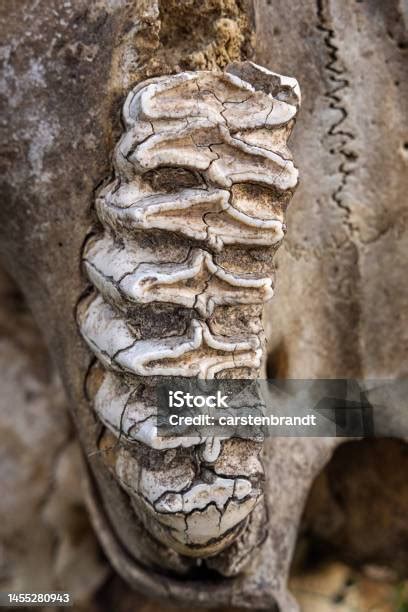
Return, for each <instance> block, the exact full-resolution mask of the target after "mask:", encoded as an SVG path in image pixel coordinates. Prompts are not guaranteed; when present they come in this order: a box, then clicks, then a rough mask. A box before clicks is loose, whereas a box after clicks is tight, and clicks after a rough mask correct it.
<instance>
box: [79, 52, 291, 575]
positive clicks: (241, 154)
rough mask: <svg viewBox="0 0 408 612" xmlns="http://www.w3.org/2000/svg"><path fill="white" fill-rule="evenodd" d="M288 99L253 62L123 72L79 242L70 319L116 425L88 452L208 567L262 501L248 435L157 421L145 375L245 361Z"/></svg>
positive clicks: (96, 401)
mask: <svg viewBox="0 0 408 612" xmlns="http://www.w3.org/2000/svg"><path fill="white" fill-rule="evenodd" d="M299 104H300V92H299V87H298V84H297V82H296V80H295V79H291V78H289V77H283V76H280V75H277V74H275V73H271V72H269V71H268V70H266V69H265V68H262V67H260V66H256V65H255V64H252V63H251V62H244V63H240V64H239V63H235V64H232V65H231V66H230V67H229V68H228V69H227V71H226V72H224V73H218V72H210V71H198V72H185V73H182V74H178V75H172V76H163V77H156V78H153V79H150V80H148V81H145V82H143V83H140V84H139V85H137V86H136V87H135V88H134V89H133V90H132V91H131V92H130V94H129V95H128V97H127V99H126V101H125V104H124V109H123V120H124V125H125V132H124V134H123V135H122V137H121V139H120V141H119V143H118V145H117V147H116V150H115V153H114V156H113V166H114V170H115V177H114V179H113V180H112V181H111V182H110V183H109V184H108V185H107V186H105V187H104V188H102V189H101V190H100V191H99V193H98V195H97V197H96V201H95V209H96V214H97V216H98V220H99V221H100V223H101V226H99V227H100V228H101V231H99V233H97V232H95V234H94V235H93V237H92V238H90V239H89V240H88V242H87V244H86V246H85V248H84V251H83V264H84V270H85V272H86V274H87V276H88V278H89V280H90V281H91V283H92V285H93V287H94V289H95V292H94V294H93V295H88V297H86V298H84V300H83V301H82V302H81V303H80V305H79V308H78V323H79V326H80V329H81V333H82V335H83V337H84V339H85V341H86V342H87V343H88V345H89V347H90V349H91V350H92V351H93V353H94V354H95V355H96V357H97V358H98V360H99V362H100V363H101V364H102V365H103V366H104V368H105V374H104V378H103V380H102V382H101V384H99V387H98V388H97V389H96V391H95V392H93V391H92V393H93V397H92V401H93V408H94V410H95V412H96V415H97V417H98V418H99V419H100V421H101V422H102V423H103V424H104V425H105V426H106V427H107V428H108V430H109V431H110V432H112V434H113V436H115V438H116V440H117V444H115V445H113V449H112V448H110V450H109V453H105V455H102V456H105V458H106V465H107V468H109V469H110V470H111V471H112V473H113V474H114V477H115V478H116V479H117V480H118V482H119V483H120V485H121V487H122V488H123V490H124V491H126V492H127V494H128V496H129V503H130V504H131V506H132V508H133V509H134V511H135V512H136V513H137V515H138V516H139V518H140V519H141V520H142V521H143V523H144V525H145V527H146V529H148V530H149V531H150V532H151V533H152V535H153V536H154V537H155V538H157V539H158V540H159V541H161V542H162V544H164V545H166V546H168V547H170V548H172V549H173V550H174V551H176V552H177V553H180V554H182V555H183V556H185V555H187V556H191V557H206V556H211V558H212V559H211V564H212V567H217V557H216V555H217V553H219V552H220V551H222V550H224V549H228V546H229V545H230V544H231V543H232V542H233V541H234V540H235V539H236V538H238V537H240V533H241V532H242V530H243V529H244V528H245V525H246V524H247V519H248V517H250V516H251V512H252V510H253V509H254V508H255V506H256V505H257V504H260V503H261V500H262V481H263V468H262V464H261V461H260V458H259V454H260V451H261V444H260V443H259V442H257V441H255V440H249V439H248V440H244V439H236V438H229V439H228V438H223V439H220V438H218V437H215V438H214V437H211V436H208V435H204V434H202V435H201V434H200V433H197V435H193V436H191V437H177V436H173V437H162V438H160V437H158V436H157V423H156V416H157V396H156V388H155V385H156V383H157V379H156V377H157V376H160V377H162V376H163V377H170V376H181V377H192V378H201V379H211V378H215V377H223V378H225V377H227V376H228V377H232V378H237V377H250V378H253V377H256V376H257V375H259V370H260V366H261V359H262V352H263V347H264V339H263V333H262V321H261V309H262V304H263V303H264V302H265V301H267V300H268V299H270V298H271V297H272V279H271V276H272V272H273V270H272V265H273V264H272V256H273V253H274V251H275V250H276V248H277V246H278V245H279V243H280V241H281V240H282V239H283V237H284V233H285V230H286V228H285V224H284V220H285V219H284V214H285V209H286V206H287V204H288V202H289V200H290V198H291V196H292V195H293V192H294V189H295V187H296V185H297V182H298V171H297V169H296V167H295V165H294V163H293V160H292V157H291V154H290V151H289V149H288V147H287V139H288V137H289V135H290V133H291V130H292V128H293V125H294V119H295V116H296V114H297V110H298V108H299ZM239 330H241V331H239ZM89 388H91V385H90V386H89ZM112 434H107V433H106V432H105V434H104V435H106V436H107V437H109V435H112ZM111 446H112V445H111ZM195 447H198V448H197V449H196V448H195ZM108 455H109V457H108ZM259 540H260V538H258V539H257V540H256V541H259ZM248 541H249V538H247V539H244V540H242V542H245V544H242V546H244V547H248V546H249V544H248ZM254 547H255V544H254ZM226 552H227V551H226ZM250 553H251V550H245V555H244V556H245V558H248V559H249V558H250ZM173 554H176V553H173ZM231 555H233V552H232V553H231ZM225 563H226V562H225V558H224V559H223V560H222V563H221V565H222V567H225ZM235 565H236V564H235ZM235 565H234V563H233V559H232V558H231V567H232V566H233V567H235ZM228 571H229V570H228V568H227V573H228ZM231 571H233V570H231Z"/></svg>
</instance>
